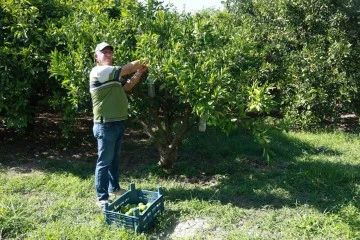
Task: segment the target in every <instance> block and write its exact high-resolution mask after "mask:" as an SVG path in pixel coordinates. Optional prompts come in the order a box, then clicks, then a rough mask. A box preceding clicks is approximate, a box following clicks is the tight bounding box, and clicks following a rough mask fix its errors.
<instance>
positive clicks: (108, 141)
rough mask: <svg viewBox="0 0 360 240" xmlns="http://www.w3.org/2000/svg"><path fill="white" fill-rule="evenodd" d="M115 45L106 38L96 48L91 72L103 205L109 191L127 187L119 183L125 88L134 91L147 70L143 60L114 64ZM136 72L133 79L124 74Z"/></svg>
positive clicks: (99, 192)
mask: <svg viewBox="0 0 360 240" xmlns="http://www.w3.org/2000/svg"><path fill="white" fill-rule="evenodd" d="M113 50H114V48H113V47H112V46H111V45H110V44H108V43H106V42H102V43H100V44H98V45H97V46H96V48H95V54H94V58H95V60H96V62H97V66H95V67H94V68H93V69H92V70H91V72H90V93H91V99H92V105H93V114H94V126H93V132H94V136H95V138H97V144H98V159H97V163H96V169H95V189H96V194H97V198H98V201H97V205H99V206H100V207H103V206H104V205H105V203H107V202H108V200H109V195H112V196H113V195H117V194H122V193H124V192H125V191H124V190H122V189H121V188H120V185H119V165H120V154H121V144H122V140H123V136H124V131H125V120H126V119H127V117H128V99H127V96H126V93H125V91H130V90H131V89H132V88H133V87H134V86H135V85H136V84H137V83H138V82H139V81H140V78H141V75H142V74H143V73H144V72H145V71H147V67H146V66H145V65H142V64H140V62H139V61H133V62H130V63H128V64H126V65H124V66H122V67H120V66H112V64H113ZM132 73H135V74H133V76H132V77H131V78H130V79H123V76H126V75H129V74H132Z"/></svg>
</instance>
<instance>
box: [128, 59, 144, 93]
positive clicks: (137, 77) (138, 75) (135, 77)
mask: <svg viewBox="0 0 360 240" xmlns="http://www.w3.org/2000/svg"><path fill="white" fill-rule="evenodd" d="M147 71H148V67H147V66H145V65H141V67H140V68H139V69H138V70H137V71H136V72H135V74H134V75H133V76H132V77H131V78H130V79H129V80H127V82H126V83H125V85H124V86H123V88H124V90H125V91H126V92H128V91H130V90H131V89H132V88H133V87H135V85H136V84H138V82H139V81H140V80H142V76H143V75H147Z"/></svg>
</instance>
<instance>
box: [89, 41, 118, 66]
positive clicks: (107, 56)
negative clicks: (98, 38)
mask: <svg viewBox="0 0 360 240" xmlns="http://www.w3.org/2000/svg"><path fill="white" fill-rule="evenodd" d="M113 50H114V48H113V46H111V45H110V44H108V43H106V42H102V43H99V44H98V45H96V48H95V54H94V58H95V60H96V62H97V63H98V64H99V65H112V56H113V55H112V54H113Z"/></svg>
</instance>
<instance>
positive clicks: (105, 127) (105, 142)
mask: <svg viewBox="0 0 360 240" xmlns="http://www.w3.org/2000/svg"><path fill="white" fill-rule="evenodd" d="M93 132H94V137H95V138H96V139H97V145H98V159H97V163H96V168H95V190H96V195H97V197H98V200H108V198H109V192H114V191H116V190H118V189H120V185H119V167H120V157H121V145H122V141H123V137H124V132H125V121H117V122H106V123H94V126H93Z"/></svg>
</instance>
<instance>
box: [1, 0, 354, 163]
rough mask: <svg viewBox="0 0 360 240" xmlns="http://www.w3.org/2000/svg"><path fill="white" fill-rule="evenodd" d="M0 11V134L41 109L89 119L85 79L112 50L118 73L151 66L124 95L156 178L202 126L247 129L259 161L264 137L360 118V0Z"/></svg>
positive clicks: (69, 5) (53, 4) (27, 4)
mask: <svg viewBox="0 0 360 240" xmlns="http://www.w3.org/2000/svg"><path fill="white" fill-rule="evenodd" d="M1 2H2V4H1V8H0V14H1V16H2V17H1V20H0V25H1V28H0V35H1V39H0V53H1V59H0V69H1V76H0V78H1V79H0V81H1V86H0V90H1V91H0V94H1V95H0V119H1V121H2V123H3V124H4V126H6V127H7V128H16V129H22V128H26V127H28V128H29V126H30V127H31V124H32V123H33V120H34V119H33V118H34V114H35V112H36V109H37V108H38V107H39V106H50V107H51V108H52V109H53V110H55V111H57V112H61V113H62V114H63V116H64V120H65V121H68V122H69V123H71V122H73V120H75V119H76V118H77V117H78V116H79V115H81V114H87V115H89V116H90V115H91V101H90V100H91V99H90V94H89V87H88V84H89V83H88V75H89V72H90V69H91V68H92V67H93V66H94V64H95V62H94V59H93V49H94V47H95V46H96V44H97V43H99V42H102V41H106V42H109V43H110V44H112V45H113V46H114V48H115V52H114V58H115V59H114V63H115V64H116V65H120V66H121V65H123V64H125V63H127V62H129V61H132V60H135V59H139V60H141V61H142V62H144V63H146V64H147V65H148V66H149V73H148V78H147V79H144V80H143V81H142V83H141V84H139V85H138V86H137V88H136V89H135V90H133V91H132V93H130V95H129V100H130V110H131V111H130V119H131V120H134V121H137V122H138V123H139V124H140V125H141V126H142V127H143V131H144V132H145V133H146V134H147V135H148V136H149V137H150V138H151V139H152V140H153V142H154V143H155V145H156V147H157V149H158V151H159V153H160V156H159V165H160V166H161V167H164V168H171V167H172V165H173V164H174V162H175V161H176V158H177V154H178V151H179V147H180V146H181V143H182V141H183V139H184V137H185V135H186V133H187V132H188V131H189V130H190V129H191V128H193V127H198V124H199V123H200V122H201V123H202V124H203V126H202V128H203V129H202V130H203V131H204V130H205V129H204V124H206V125H208V126H216V127H219V128H221V129H222V130H223V131H225V132H226V133H230V132H231V131H232V130H234V129H236V128H237V127H239V126H242V127H245V128H247V129H249V130H250V131H251V132H252V133H253V135H254V138H255V140H256V141H258V142H259V143H260V144H262V145H263V147H264V156H266V157H269V154H270V152H271V149H269V147H268V144H269V141H270V139H269V138H268V136H267V131H269V129H271V128H277V129H278V128H283V127H284V126H287V127H294V126H296V127H302V128H309V127H314V126H321V124H322V123H324V121H325V120H329V119H330V120H331V121H336V120H337V119H339V118H340V116H341V115H342V114H346V113H355V114H359V109H360V105H359V104H360V102H359V98H358V95H359V85H360V81H359V77H360V72H359V69H360V66H359V64H360V59H359V58H360V44H359V39H360V34H359V33H360V32H359V29H360V28H359V25H360V17H359V15H360V14H359V9H360V6H359V5H360V4H359V2H358V1H352V0H345V1H341V2H339V1H332V0H321V1H316V2H314V1H287V0H276V1H266V0H259V1H253V0H245V1H236V0H227V1H225V2H224V6H225V8H224V10H223V11H212V10H204V11H201V12H198V13H194V14H189V13H184V12H178V11H177V10H176V9H174V8H172V7H171V6H168V5H163V4H161V1H157V0H148V1H145V2H139V1H132V0H131V1H130V0H123V1H121V0H115V1H114V0H107V1H97V0H89V1H79V0H71V1H63V0H52V1H46V2H45V1H44V2H42V1H35V0H29V1H19V3H14V1H10V0H2V1H1ZM150 80H151V81H153V84H154V87H155V96H154V97H149V95H148V92H147V89H148V83H149V81H150ZM70 130H71V125H64V132H69V131H70ZM199 134H202V133H201V132H199Z"/></svg>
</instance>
